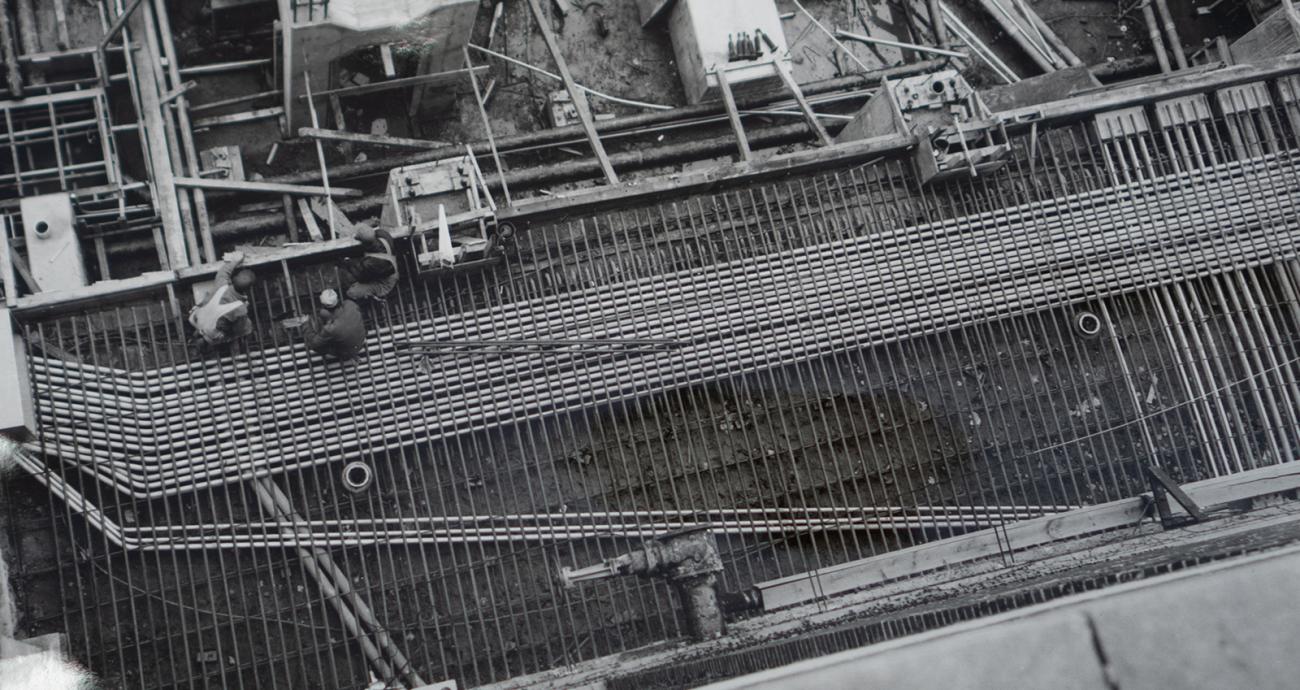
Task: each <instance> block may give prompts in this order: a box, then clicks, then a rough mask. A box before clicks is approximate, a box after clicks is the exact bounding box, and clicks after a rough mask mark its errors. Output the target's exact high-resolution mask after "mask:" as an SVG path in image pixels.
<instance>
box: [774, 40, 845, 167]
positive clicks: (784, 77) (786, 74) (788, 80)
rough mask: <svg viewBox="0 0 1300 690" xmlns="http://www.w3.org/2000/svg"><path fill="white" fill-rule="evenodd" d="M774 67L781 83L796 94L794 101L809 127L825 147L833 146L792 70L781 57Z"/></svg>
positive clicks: (775, 60) (777, 59) (775, 61)
mask: <svg viewBox="0 0 1300 690" xmlns="http://www.w3.org/2000/svg"><path fill="white" fill-rule="evenodd" d="M772 65H773V66H775V67H776V73H777V74H779V75H780V76H781V81H783V82H785V85H786V88H788V89H790V92H791V93H793V94H794V100H795V102H796V103H798V104H799V110H802V111H803V116H804V119H806V120H808V126H809V127H812V130H813V132H814V133H816V134H817V139H818V140H819V141H821V143H822V145H823V146H830V145H831V144H833V143H834V142H833V141H831V135H830V134H827V133H826V128H825V127H823V126H822V123H821V121H820V120H818V119H817V113H815V112H813V109H812V106H810V105H808V99H806V98H804V97H803V90H802V89H800V88H799V82H797V81H795V80H794V76H793V75H791V74H790V68H788V67H786V65H785V62H784V61H783V60H782V59H781V58H780V57H777V58H776V59H774V60H772Z"/></svg>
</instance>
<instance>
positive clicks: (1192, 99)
mask: <svg viewBox="0 0 1300 690" xmlns="http://www.w3.org/2000/svg"><path fill="white" fill-rule="evenodd" d="M1155 109H1156V123H1157V124H1159V125H1160V126H1161V127H1174V126H1177V125H1188V124H1192V123H1194V122H1208V121H1210V120H1212V119H1214V113H1212V112H1210V102H1209V101H1208V100H1206V98H1205V95H1204V94H1199V93H1197V94H1192V95H1190V96H1183V97H1182V98H1171V99H1169V100H1167V101H1160V102H1158V103H1156V104H1155Z"/></svg>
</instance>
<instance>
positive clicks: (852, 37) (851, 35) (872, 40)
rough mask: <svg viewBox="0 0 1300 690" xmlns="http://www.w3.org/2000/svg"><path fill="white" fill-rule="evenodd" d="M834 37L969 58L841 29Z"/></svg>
mask: <svg viewBox="0 0 1300 690" xmlns="http://www.w3.org/2000/svg"><path fill="white" fill-rule="evenodd" d="M835 35H836V36H837V37H839V38H847V39H849V40H850V41H858V42H860V43H874V44H877V45H882V46H893V47H895V48H908V49H910V50H917V51H920V52H923V53H930V54H932V55H944V56H947V57H955V58H962V59H964V60H969V59H970V56H969V55H967V54H966V53H959V52H957V51H955V50H948V49H946V48H935V47H933V46H923V45H917V44H915V43H903V42H902V41H891V40H889V39H887V38H875V37H872V36H863V35H862V34H855V33H853V32H851V31H845V30H843V29H836V30H835Z"/></svg>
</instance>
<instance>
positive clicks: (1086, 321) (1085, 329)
mask: <svg viewBox="0 0 1300 690" xmlns="http://www.w3.org/2000/svg"><path fill="white" fill-rule="evenodd" d="M1074 327H1075V328H1076V329H1078V331H1079V333H1080V334H1081V335H1084V336H1086V337H1088V338H1093V337H1096V336H1098V335H1100V334H1101V317H1099V316H1097V315H1096V314H1094V313H1092V312H1090V311H1081V312H1079V313H1078V314H1075V316H1074Z"/></svg>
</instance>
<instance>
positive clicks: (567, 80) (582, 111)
mask: <svg viewBox="0 0 1300 690" xmlns="http://www.w3.org/2000/svg"><path fill="white" fill-rule="evenodd" d="M528 6H529V7H530V8H531V9H532V11H533V17H534V18H536V19H537V27H538V28H539V29H541V31H542V38H544V39H546V48H547V50H549V51H551V59H553V60H554V61H555V66H556V68H557V69H558V71H559V72H560V78H561V79H563V80H564V88H565V89H566V90H568V92H569V97H570V98H572V99H573V105H574V107H575V108H576V109H577V111H578V119H579V120H581V121H582V128H583V129H585V130H586V131H587V140H588V141H589V142H591V149H592V150H593V151H595V152H596V158H597V159H598V160H599V161H600V169H601V170H602V171H603V172H604V173H605V181H606V182H608V183H609V184H618V174H616V173H615V172H614V166H613V165H611V164H610V162H609V156H608V155H606V154H605V146H604V144H602V143H600V135H599V134H597V133H596V123H595V120H593V119H592V117H591V106H590V105H589V104H588V103H587V94H586V93H585V92H584V91H583V90H582V89H579V88H578V85H577V83H575V82H574V81H573V75H571V74H569V65H568V63H567V62H565V61H564V55H562V54H561V53H560V46H559V44H558V43H556V41H555V34H554V33H553V32H552V31H551V25H550V24H549V23H548V22H549V21H550V20H549V19H547V17H546V15H545V14H543V13H542V7H541V5H538V4H537V0H528Z"/></svg>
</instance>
